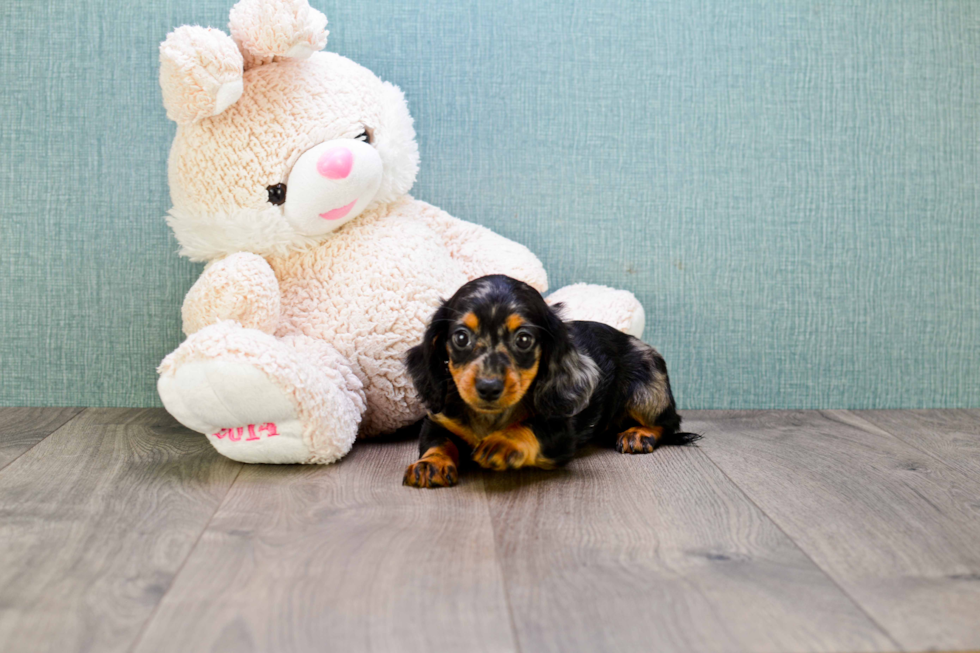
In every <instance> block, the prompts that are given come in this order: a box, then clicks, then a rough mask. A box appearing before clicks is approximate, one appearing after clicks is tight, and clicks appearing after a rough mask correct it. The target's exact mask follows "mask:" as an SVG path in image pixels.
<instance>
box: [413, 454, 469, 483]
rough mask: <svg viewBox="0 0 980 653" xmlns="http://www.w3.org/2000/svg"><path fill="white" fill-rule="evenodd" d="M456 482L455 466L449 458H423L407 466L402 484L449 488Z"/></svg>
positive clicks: (457, 477)
mask: <svg viewBox="0 0 980 653" xmlns="http://www.w3.org/2000/svg"><path fill="white" fill-rule="evenodd" d="M458 481H459V474H458V473H457V471H456V465H455V464H454V463H453V462H452V460H450V459H449V458H445V459H443V458H423V459H422V460H417V461H415V462H414V463H412V464H411V465H409V466H408V469H406V470H405V478H404V479H402V484H403V485H407V486H409V487H429V488H431V487H451V486H453V485H456V483H457V482H458Z"/></svg>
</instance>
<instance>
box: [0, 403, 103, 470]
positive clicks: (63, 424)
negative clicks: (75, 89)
mask: <svg viewBox="0 0 980 653" xmlns="http://www.w3.org/2000/svg"><path fill="white" fill-rule="evenodd" d="M71 408H81V410H79V411H78V412H77V413H75V414H74V415H72V416H71V417H69V418H68V419H66V420H65V421H64V422H62V423H61V424H59V425H58V428H56V429H54V430H53V431H51V432H50V433H48V434H47V435H46V436H44V437H43V438H41V439H40V440H38V441H37V442H35V443H34V444H32V445H31V446H30V447H28V448H27V449H25V450H24V451H22V452H20V453H19V454H17V455H16V456H14V457H13V458H11V459H10V460H8V461H7V462H6V463H4V464H3V465H0V473H2V472H3V470H5V469H7V468H8V467H10V465H12V464H13V463H14V462H16V461H17V460H19V459H20V458H21V457H22V456H23V455H24V454H26V453H27V452H29V451H31V450H32V449H34V447H36V446H37V445H39V444H41V443H42V442H44V441H45V440H47V439H48V438H50V437H51V436H52V435H54V434H55V433H57V432H58V431H60V430H61V429H63V428H65V427H66V426H68V425H69V424H71V423H72V422H74V421H75V420H76V419H78V418H79V417H81V416H82V415H84V414H85V413H86V412H88V411H89V408H86V407H83V406H71Z"/></svg>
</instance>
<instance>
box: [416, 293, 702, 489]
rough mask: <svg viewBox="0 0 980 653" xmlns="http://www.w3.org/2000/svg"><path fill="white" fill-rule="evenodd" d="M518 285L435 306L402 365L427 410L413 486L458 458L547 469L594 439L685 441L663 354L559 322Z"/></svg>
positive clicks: (446, 481)
mask: <svg viewBox="0 0 980 653" xmlns="http://www.w3.org/2000/svg"><path fill="white" fill-rule="evenodd" d="M556 311H557V307H556V308H551V307H549V306H548V305H547V304H546V303H545V301H544V299H543V298H542V297H541V295H540V294H539V293H538V292H537V291H536V290H534V289H533V288H531V287H530V286H528V285H527V284H525V283H522V282H520V281H517V280H516V279H511V278H510V277H505V276H502V275H493V276H488V277H482V278H480V279H476V280H474V281H471V282H469V283H467V284H466V285H464V286H463V287H462V288H460V289H459V291H457V292H456V294H455V295H453V297H452V298H451V299H449V300H448V301H447V302H445V303H443V305H442V306H441V307H440V308H439V309H438V310H437V311H436V313H435V315H434V316H433V318H432V320H431V322H430V323H429V326H428V328H427V330H426V333H425V337H424V339H423V342H422V344H420V345H418V346H416V347H413V348H412V349H411V350H410V351H409V353H408V360H407V363H408V371H409V374H410V375H411V377H412V380H413V382H414V383H415V387H416V389H417V390H418V392H419V395H420V397H421V398H422V401H423V402H424V403H425V406H426V408H427V409H428V411H429V414H428V416H427V417H426V419H425V420H424V421H423V423H422V431H421V434H420V442H419V453H420V456H421V457H420V458H419V460H418V461H417V462H415V463H413V464H412V465H410V466H409V467H408V469H407V470H406V472H405V479H404V481H405V484H406V485H412V486H416V487H442V486H447V485H455V484H456V482H457V479H458V467H459V461H460V456H461V455H462V456H465V457H467V458H470V459H472V460H473V461H474V462H476V463H477V464H479V465H480V466H482V467H485V468H487V469H494V470H505V469H518V468H520V467H540V468H544V469H551V468H554V467H558V466H561V465H564V464H565V463H567V462H568V461H569V460H570V459H571V458H572V456H573V455H574V454H575V452H576V451H577V450H578V449H579V448H580V447H581V446H583V445H584V444H586V443H588V442H590V441H594V442H598V443H600V444H604V445H606V446H610V447H614V448H615V449H616V450H617V451H620V452H623V453H649V452H651V451H653V450H654V449H655V448H656V447H657V446H660V445H667V444H673V445H682V444H689V443H691V442H693V441H695V440H696V439H698V437H700V436H698V435H696V434H693V433H685V432H682V431H680V424H681V418H680V416H679V415H678V414H677V410H676V408H675V405H674V397H673V394H672V393H671V391H670V380H669V379H668V377H667V367H666V364H665V363H664V360H663V358H662V357H661V356H660V354H658V353H657V351H656V350H655V349H653V348H652V347H650V346H649V345H647V344H645V343H643V342H642V341H640V340H638V339H636V338H633V337H632V336H628V335H626V334H624V333H621V332H620V331H617V330H616V329H614V328H612V327H610V326H607V325H605V324H601V323H598V322H568V323H566V322H563V321H562V320H561V318H559V317H558V314H557V312H556Z"/></svg>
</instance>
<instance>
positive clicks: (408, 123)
mask: <svg viewBox="0 0 980 653" xmlns="http://www.w3.org/2000/svg"><path fill="white" fill-rule="evenodd" d="M326 24H327V19H326V18H325V17H324V15H323V14H321V13H320V12H318V11H316V10H314V9H312V8H310V7H309V5H308V4H307V3H306V0H242V1H241V2H239V3H238V4H237V5H235V6H234V8H232V10H231V16H230V23H229V27H230V29H231V36H228V35H227V34H225V33H224V32H222V31H220V30H216V29H209V28H203V27H191V26H184V27H180V28H178V29H176V30H174V31H173V32H172V33H171V34H170V35H168V37H167V39H166V41H164V42H163V44H161V46H160V85H161V87H162V89H163V101H164V105H165V106H166V108H167V116H168V117H169V118H170V119H172V120H173V121H175V122H176V123H177V125H178V127H177V134H176V136H175V138H174V142H173V146H172V148H171V150H170V160H169V178H170V189H171V197H172V200H173V208H172V209H171V210H170V213H169V216H168V223H169V225H170V227H171V228H172V229H173V231H174V234H175V235H176V237H177V240H178V241H179V243H180V245H181V249H180V252H181V254H183V255H184V256H187V257H189V258H190V259H191V260H194V261H207V262H208V265H207V267H206V268H205V269H204V272H203V273H202V275H201V277H200V278H199V279H198V280H197V282H196V283H195V284H194V286H193V287H192V288H191V289H190V291H189V292H188V293H187V297H186V299H185V300H184V305H183V321H184V332H185V333H186V334H187V336H188V337H187V339H186V340H185V341H184V342H183V344H181V345H180V346H179V347H178V348H177V349H176V350H175V351H174V352H173V353H171V354H170V355H169V356H167V357H166V358H165V359H164V360H163V362H162V363H161V364H160V368H159V373H160V378H159V383H158V389H159V392H160V398H161V399H162V400H163V403H164V405H165V406H166V408H167V410H168V411H169V412H170V413H171V414H172V415H173V416H174V417H175V418H177V420H179V421H180V422H181V423H182V424H184V425H185V426H187V427H188V428H190V429H193V430H195V431H199V432H201V433H204V434H206V435H207V437H208V439H209V441H210V442H211V443H212V444H213V445H214V447H215V448H216V449H217V450H218V451H219V452H220V453H222V454H223V455H225V456H228V457H229V458H232V459H234V460H239V461H242V462H250V463H329V462H333V461H335V460H337V459H338V458H340V457H341V456H343V455H344V454H345V453H347V451H349V450H350V447H351V445H352V443H353V442H354V439H355V437H357V436H362V437H367V436H371V435H376V434H380V433H385V432H390V431H393V430H395V429H397V428H399V427H402V426H405V425H407V424H410V423H412V422H413V421H415V420H417V419H419V418H420V417H421V416H422V415H423V414H424V409H423V408H422V406H421V404H420V403H419V401H418V399H417V397H416V394H415V390H414V389H413V387H412V383H411V381H410V380H409V378H408V376H407V375H406V372H405V368H404V363H403V357H404V354H405V352H406V351H407V350H408V348H409V347H411V346H412V345H414V344H416V343H417V342H418V340H419V339H420V338H421V337H422V333H423V331H424V329H425V325H426V321H427V320H428V319H429V317H430V316H431V315H432V313H433V312H434V310H435V308H436V307H437V306H438V305H439V302H440V298H445V297H449V296H451V295H452V294H453V293H454V292H455V291H456V289H457V288H459V287H460V286H461V285H462V284H464V283H465V282H467V281H468V280H471V279H474V278H476V277H480V276H483V275H486V274H491V273H501V274H508V275H510V276H513V277H516V278H518V279H521V280H523V281H526V282H527V283H529V284H531V285H532V286H534V287H535V288H537V289H538V290H541V291H542V292H543V291H545V290H546V286H547V280H546V276H545V272H544V269H543V268H542V266H541V263H540V262H539V261H538V260H537V259H536V258H535V257H534V255H533V254H531V252H530V251H528V250H527V249H526V248H525V247H523V246H521V245H518V244H517V243H514V242H511V241H509V240H507V239H505V238H503V237H501V236H498V235H497V234H495V233H493V232H491V231H490V230H488V229H486V228H484V227H480V226H477V225H474V224H470V223H468V222H463V221H461V220H458V219H456V218H453V217H452V216H450V215H448V214H446V213H445V212H444V211H441V210H440V209H438V208H436V207H434V206H431V205H429V204H426V203H425V202H421V201H419V200H416V199H414V198H412V197H411V196H410V195H408V194H407V193H408V191H409V189H411V187H412V184H413V183H414V182H415V175H416V173H417V171H418V146H417V145H416V142H415V131H414V129H413V128H412V118H411V116H410V115H409V113H408V107H407V105H406V103H405V98H404V96H403V95H402V92H401V91H400V90H399V89H398V88H397V87H396V86H393V85H392V84H389V83H387V82H382V81H381V80H380V79H378V78H377V77H376V76H375V75H374V74H373V73H372V72H371V71H369V70H367V69H366V68H363V67H361V66H359V65H358V64H356V63H354V62H353V61H350V60H349V59H345V58H344V57H341V56H340V55H338V54H334V53H329V52H318V51H319V50H321V49H322V48H323V47H324V46H325V45H326V41H327V31H326V29H325V27H326ZM549 301H551V302H556V301H561V302H563V303H564V304H565V306H566V309H565V310H566V313H565V315H566V317H568V318H574V319H594V320H601V321H604V322H606V323H608V324H611V325H613V326H615V327H617V328H620V329H622V330H624V331H628V332H630V333H633V334H634V335H640V333H641V332H642V330H643V309H642V308H641V307H640V304H639V303H638V302H637V301H636V299H635V298H634V297H633V296H632V295H631V294H630V293H628V292H625V291H619V290H613V289H610V288H604V287H600V286H587V285H584V284H578V285H575V286H570V287H568V288H565V289H563V290H560V291H558V292H556V293H554V294H553V295H552V296H551V297H550V298H549Z"/></svg>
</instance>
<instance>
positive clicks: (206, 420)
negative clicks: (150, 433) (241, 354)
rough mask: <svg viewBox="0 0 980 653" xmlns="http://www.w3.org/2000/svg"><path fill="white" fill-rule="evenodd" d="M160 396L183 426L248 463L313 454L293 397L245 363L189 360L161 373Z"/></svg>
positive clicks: (307, 457) (304, 459) (297, 458)
mask: <svg viewBox="0 0 980 653" xmlns="http://www.w3.org/2000/svg"><path fill="white" fill-rule="evenodd" d="M159 390H160V397H161V398H162V399H163V403H164V405H165V406H166V407H167V410H168V411H169V412H170V414H171V415H173V416H174V417H176V418H177V420H178V421H179V422H181V423H182V424H183V425H184V426H187V427H188V428H191V429H194V430H195V431H198V432H200V433H204V434H205V435H207V438H208V441H209V442H210V443H211V444H212V445H213V446H214V448H215V449H217V450H218V453H220V454H222V455H223V456H227V457H228V458H231V459H232V460H237V461H240V462H244V463H258V462H262V463H305V462H310V460H311V458H312V456H311V453H310V449H309V447H308V446H307V444H306V443H305V442H304V441H303V423H302V421H301V420H300V419H299V414H298V411H297V410H296V408H295V406H294V405H293V400H292V398H291V397H290V396H289V395H288V394H287V393H286V392H284V391H283V390H282V389H281V388H279V387H278V386H277V385H276V384H275V383H273V382H272V380H271V379H270V378H269V377H268V376H267V375H266V374H265V373H264V372H262V371H261V370H258V369H256V368H254V367H252V366H251V365H247V364H244V363H235V362H228V361H201V362H194V363H187V364H185V365H183V366H181V367H180V369H178V370H177V372H176V373H175V374H173V375H168V376H161V377H160V383H159Z"/></svg>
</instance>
